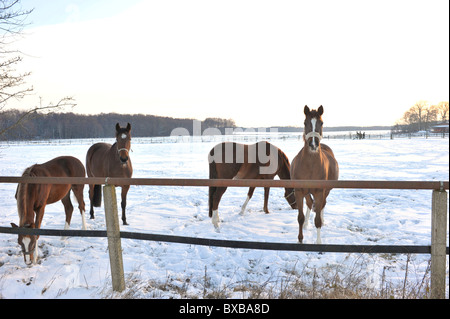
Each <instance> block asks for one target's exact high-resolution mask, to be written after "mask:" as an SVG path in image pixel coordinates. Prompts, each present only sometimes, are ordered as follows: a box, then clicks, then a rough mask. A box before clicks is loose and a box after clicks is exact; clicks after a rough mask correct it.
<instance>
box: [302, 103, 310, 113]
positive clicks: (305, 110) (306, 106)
mask: <svg viewBox="0 0 450 319" xmlns="http://www.w3.org/2000/svg"><path fill="white" fill-rule="evenodd" d="M303 112H304V113H305V115H308V114H309V113H310V112H311V111H310V110H309V107H308V105H305V108H304V109H303Z"/></svg>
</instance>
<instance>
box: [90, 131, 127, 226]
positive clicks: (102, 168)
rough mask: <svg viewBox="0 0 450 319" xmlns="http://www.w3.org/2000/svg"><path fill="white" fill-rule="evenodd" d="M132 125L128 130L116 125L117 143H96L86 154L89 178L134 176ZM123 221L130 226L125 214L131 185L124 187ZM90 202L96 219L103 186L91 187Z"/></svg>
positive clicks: (92, 214)
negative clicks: (131, 154) (131, 150)
mask: <svg viewBox="0 0 450 319" xmlns="http://www.w3.org/2000/svg"><path fill="white" fill-rule="evenodd" d="M130 132H131V124H130V123H128V125H127V127H126V128H122V127H120V125H119V123H117V124H116V143H114V144H113V145H111V144H108V143H96V144H94V145H92V146H91V147H90V148H89V150H88V152H87V154H86V171H87V175H88V177H105V178H106V177H126V178H130V177H131V175H132V174H133V166H132V164H131V159H130V148H131V134H130ZM121 187H122V202H121V207H122V221H123V224H124V225H128V223H127V218H126V214H125V209H126V206H127V193H128V190H129V189H130V185H122V186H121ZM89 200H90V204H91V208H90V211H89V213H90V218H91V219H94V218H95V216H94V207H100V206H101V202H102V189H101V185H91V184H90V185H89Z"/></svg>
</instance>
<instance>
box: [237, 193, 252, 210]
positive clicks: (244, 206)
mask: <svg viewBox="0 0 450 319" xmlns="http://www.w3.org/2000/svg"><path fill="white" fill-rule="evenodd" d="M249 200H250V197H249V196H248V195H247V199H246V200H245V203H244V205H242V208H241V212H240V213H239V214H240V215H244V212H245V208H247V204H248V201H249Z"/></svg>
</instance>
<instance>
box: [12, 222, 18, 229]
mask: <svg viewBox="0 0 450 319" xmlns="http://www.w3.org/2000/svg"><path fill="white" fill-rule="evenodd" d="M11 226H12V228H19V226H17V225H16V224H14V223H11Z"/></svg>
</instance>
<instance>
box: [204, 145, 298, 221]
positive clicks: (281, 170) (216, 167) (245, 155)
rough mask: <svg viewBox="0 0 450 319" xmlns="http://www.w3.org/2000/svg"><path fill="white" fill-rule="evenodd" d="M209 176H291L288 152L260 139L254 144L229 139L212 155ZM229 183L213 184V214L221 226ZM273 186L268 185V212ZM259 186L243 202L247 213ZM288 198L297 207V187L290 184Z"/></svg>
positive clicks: (242, 177)
mask: <svg viewBox="0 0 450 319" xmlns="http://www.w3.org/2000/svg"><path fill="white" fill-rule="evenodd" d="M208 160H209V178H210V179H213V178H218V179H273V178H274V177H275V175H278V176H279V177H280V179H289V178H290V173H289V169H290V163H289V159H288V158H287V156H286V154H284V153H283V152H282V151H281V150H280V149H279V148H277V147H276V146H274V145H272V144H270V143H268V142H265V141H264V142H258V143H256V144H252V145H245V144H239V143H232V142H225V143H220V144H217V145H216V146H215V147H214V148H213V149H212V150H211V151H210V152H209V155H208ZM226 190H227V187H210V188H209V217H212V223H213V224H214V226H215V227H216V228H217V227H218V226H219V212H218V208H219V202H220V199H221V198H222V195H223V194H224V193H225V191H226ZM269 190H270V188H269V187H264V212H266V214H268V213H269V209H268V208H267V203H268V200H269ZM254 191H255V187H250V188H249V190H248V195H247V199H246V201H245V203H244V205H242V209H241V214H244V211H245V208H246V206H247V204H248V201H249V200H250V198H252V196H253V192H254ZM285 198H286V200H287V201H288V203H289V205H291V207H292V208H296V204H295V197H294V194H293V189H289V188H286V190H285Z"/></svg>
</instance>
